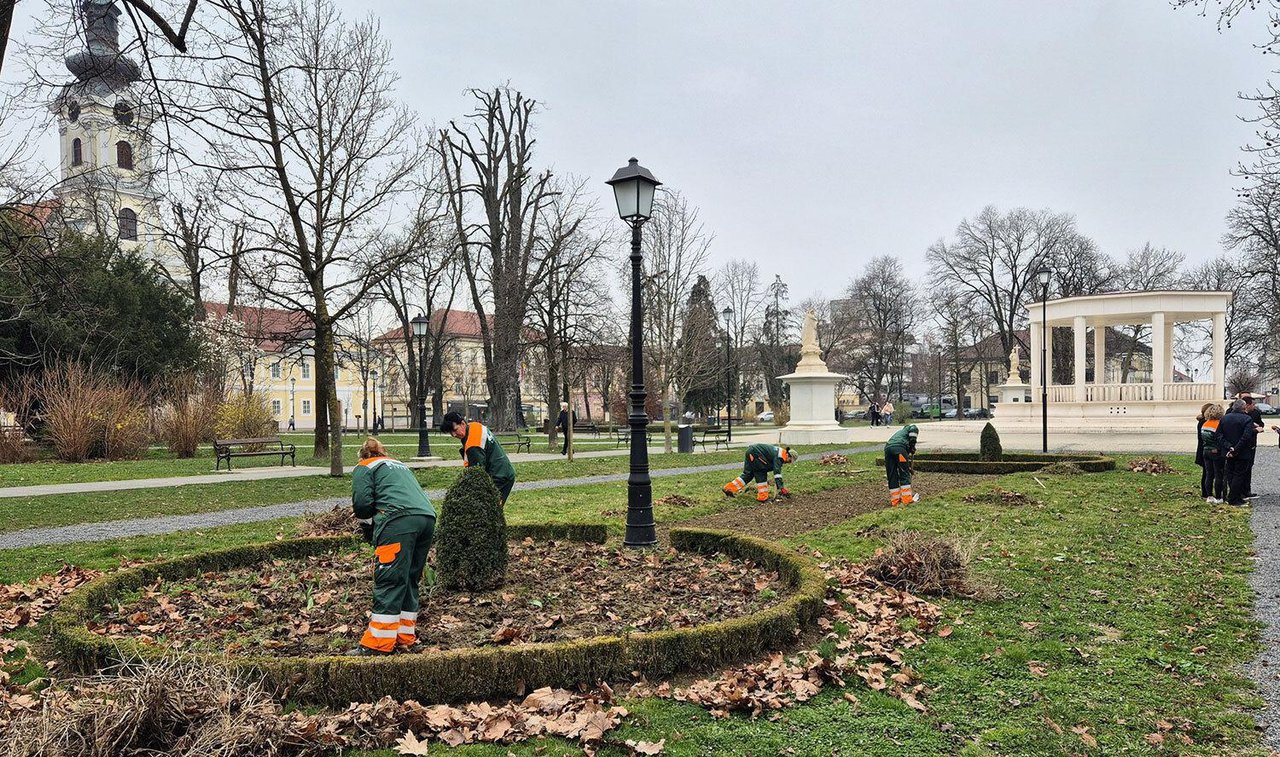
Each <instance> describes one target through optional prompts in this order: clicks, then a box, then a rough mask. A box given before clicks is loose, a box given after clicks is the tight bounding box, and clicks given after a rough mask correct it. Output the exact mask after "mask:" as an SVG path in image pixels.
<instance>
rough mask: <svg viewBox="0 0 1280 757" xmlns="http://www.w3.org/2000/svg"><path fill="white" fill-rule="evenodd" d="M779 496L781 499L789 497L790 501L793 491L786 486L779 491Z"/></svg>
mask: <svg viewBox="0 0 1280 757" xmlns="http://www.w3.org/2000/svg"><path fill="white" fill-rule="evenodd" d="M778 496H779V497H787V498H788V499H790V497H791V490H790V489H788V488H786V487H785V486H784V487H782V488H781V489H779V490H778Z"/></svg>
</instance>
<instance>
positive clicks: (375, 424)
mask: <svg viewBox="0 0 1280 757" xmlns="http://www.w3.org/2000/svg"><path fill="white" fill-rule="evenodd" d="M369 379H370V380H371V381H372V382H373V435H374V436H377V435H378V369H377V368H374V369H373V370H371V371H369Z"/></svg>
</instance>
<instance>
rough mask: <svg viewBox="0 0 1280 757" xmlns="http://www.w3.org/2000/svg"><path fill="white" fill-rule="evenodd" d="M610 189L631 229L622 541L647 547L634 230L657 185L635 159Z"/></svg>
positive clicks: (651, 538)
mask: <svg viewBox="0 0 1280 757" xmlns="http://www.w3.org/2000/svg"><path fill="white" fill-rule="evenodd" d="M605 183H606V184H608V185H609V186H611V187H613V197H614V200H616V201H617V203H618V217H619V218H621V219H622V220H624V221H626V222H627V223H629V224H630V225H631V391H630V393H629V397H630V399H631V410H630V413H629V414H628V416H627V425H628V426H630V428H631V472H630V474H629V475H628V476H627V530H626V536H625V537H624V538H623V541H622V543H623V544H624V545H625V546H628V547H648V546H652V545H654V544H656V543H657V542H658V535H657V531H656V529H655V526H654V522H653V484H652V481H651V480H650V478H649V434H648V427H649V416H648V415H647V414H646V413H645V407H644V405H645V399H646V396H647V395H646V392H645V388H644V331H643V310H642V308H641V300H640V286H641V271H640V262H641V255H640V227H642V226H643V225H644V222H645V221H647V220H649V217H650V216H651V215H653V195H654V191H655V190H656V189H657V188H658V187H659V186H661V184H662V182H660V181H658V180H657V179H656V178H654V176H653V174H652V173H650V172H649V169H647V168H645V167H643V166H641V165H640V162H639V161H638V160H636V159H635V158H632V159H631V160H629V161H627V165H625V166H623V167H622V168H619V169H618V170H617V171H615V172H614V174H613V178H611V179H609V181H607V182H605Z"/></svg>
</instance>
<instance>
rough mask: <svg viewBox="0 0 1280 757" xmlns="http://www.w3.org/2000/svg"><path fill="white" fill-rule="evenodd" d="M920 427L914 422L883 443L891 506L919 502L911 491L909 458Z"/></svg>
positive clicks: (914, 449)
mask: <svg viewBox="0 0 1280 757" xmlns="http://www.w3.org/2000/svg"><path fill="white" fill-rule="evenodd" d="M919 436H920V429H919V427H917V426H916V424H914V423H910V424H907V425H906V426H903V427H902V428H901V429H899V430H898V432H897V433H895V434H894V435H893V436H891V437H889V441H888V442H886V443H885V445H884V470H885V474H886V475H888V477H889V504H890V505H892V506H893V507H897V506H898V505H909V504H911V503H912V502H919V501H920V497H919V495H917V494H915V493H914V492H912V491H911V458H913V457H915V454H916V438H917V437H919Z"/></svg>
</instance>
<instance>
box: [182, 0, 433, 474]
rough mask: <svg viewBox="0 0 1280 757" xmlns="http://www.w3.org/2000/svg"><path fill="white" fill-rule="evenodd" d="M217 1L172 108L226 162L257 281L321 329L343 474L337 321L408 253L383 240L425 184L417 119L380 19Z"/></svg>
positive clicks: (187, 153) (214, 162)
mask: <svg viewBox="0 0 1280 757" xmlns="http://www.w3.org/2000/svg"><path fill="white" fill-rule="evenodd" d="M205 7H207V8H209V9H210V10H211V11H214V12H216V14H217V18H216V23H217V26H216V31H217V33H216V34H214V33H208V34H207V36H208V38H209V39H210V40H213V41H212V42H210V43H209V49H208V50H207V51H206V56H205V57H204V58H203V59H202V65H201V67H200V68H199V69H198V75H197V73H196V72H188V74H187V78H185V79H182V80H181V81H179V82H175V83H174V84H175V86H174V87H173V89H174V90H175V91H177V92H179V97H180V100H179V102H178V104H179V105H180V106H181V107H178V108H174V109H172V110H171V114H173V117H174V118H176V119H178V120H179V122H180V123H182V124H183V125H184V126H186V127H187V135H188V138H189V139H192V140H203V142H202V143H201V146H202V147H203V148H204V149H202V150H197V149H192V148H184V149H183V153H182V154H183V155H184V157H185V158H187V159H188V160H189V161H190V162H191V163H192V164H194V165H197V166H201V167H208V168H211V169H214V170H216V171H218V172H220V179H221V181H222V183H223V184H224V185H225V186H226V187H227V189H228V191H227V192H226V193H225V195H224V197H225V198H226V202H227V203H229V204H230V206H231V207H230V210H231V211H233V213H234V215H236V216H237V217H239V218H242V219H244V221H245V223H246V224H247V225H248V226H249V228H250V230H251V231H250V233H249V234H248V235H246V240H245V250H244V256H245V265H243V266H242V269H243V271H244V273H245V276H246V278H247V279H248V281H249V283H250V284H251V285H252V286H253V287H254V288H255V289H257V290H258V291H259V292H261V293H262V294H263V296H264V297H266V298H267V299H269V300H270V301H272V302H274V303H276V304H278V305H280V306H282V307H284V308H286V309H289V310H292V311H294V312H298V313H302V314H304V315H305V316H306V318H307V319H308V320H309V321H310V323H311V325H312V327H313V329H314V340H313V341H314V351H315V359H316V377H317V380H316V432H315V454H316V455H317V456H323V455H325V454H326V453H327V454H329V456H330V469H331V472H332V473H333V474H334V475H339V474H341V472H342V453H341V444H342V442H341V426H342V417H341V416H342V413H341V411H340V403H339V400H338V396H337V392H336V389H335V383H334V381H335V379H334V361H335V350H336V341H335V329H336V325H337V324H338V323H339V322H341V321H342V320H343V319H344V318H346V317H347V315H348V314H349V313H351V312H352V311H353V310H354V309H355V308H357V307H359V306H360V305H362V304H363V303H365V302H366V300H367V295H368V294H369V292H370V291H371V290H372V289H374V288H375V287H376V286H377V285H378V283H379V282H380V281H381V280H382V279H383V278H384V277H385V276H386V275H387V273H388V272H389V271H391V270H394V269H395V268H396V267H398V266H399V265H400V264H401V262H402V261H401V258H399V257H397V256H394V255H388V254H387V250H386V248H385V247H384V246H381V245H377V244H376V240H377V239H378V237H379V236H380V235H381V234H382V233H383V232H384V231H386V230H387V229H388V228H389V227H390V226H391V225H393V224H394V223H395V220H396V213H397V211H398V210H399V208H400V200H401V198H402V197H403V196H405V195H406V194H408V193H410V192H411V191H412V190H413V189H414V187H413V182H412V181H411V179H412V177H413V176H414V175H415V172H416V171H417V169H418V167H419V165H420V163H421V158H420V155H421V151H420V150H418V149H416V146H415V145H414V144H413V130H412V126H413V117H412V115H411V114H410V113H409V112H408V111H407V110H406V109H405V108H404V107H403V106H402V105H400V104H398V103H397V102H396V101H395V100H394V99H393V96H392V89H393V87H394V85H395V81H396V77H395V75H394V73H393V72H392V69H391V65H390V63H391V59H390V52H389V50H388V48H387V45H386V42H385V41H384V40H383V38H382V37H381V35H380V33H379V30H378V27H377V25H376V24H375V23H373V22H372V21H368V20H366V21H363V22H360V23H356V24H350V23H348V22H346V21H344V20H343V19H342V18H341V16H340V14H339V13H338V11H337V10H336V8H335V7H334V5H333V3H332V2H331V0H304V1H303V2H301V3H300V4H298V5H296V6H295V5H291V4H286V3H280V2H273V1H272V0H249V1H245V0H206V2H205ZM339 60H340V61H344V63H345V65H343V66H334V65H333V63H334V61H339ZM177 70H178V71H179V72H180V73H181V69H180V68H179V69H177ZM179 84H180V85H183V86H177V85H179ZM412 247H413V246H412V245H407V246H406V247H405V249H412ZM326 434H327V436H326Z"/></svg>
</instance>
